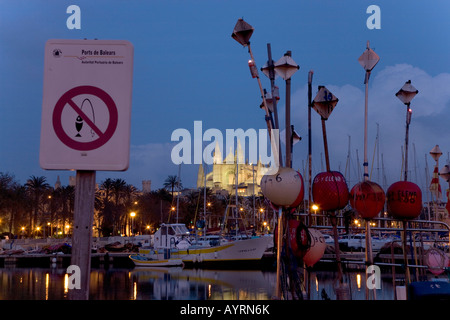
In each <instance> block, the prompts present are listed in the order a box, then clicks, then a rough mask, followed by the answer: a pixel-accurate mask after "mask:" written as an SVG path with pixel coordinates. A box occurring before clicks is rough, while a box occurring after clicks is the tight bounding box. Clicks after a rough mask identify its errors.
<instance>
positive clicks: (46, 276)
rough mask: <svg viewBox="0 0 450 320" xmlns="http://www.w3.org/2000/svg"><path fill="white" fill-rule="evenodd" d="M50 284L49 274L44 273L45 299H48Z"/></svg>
mask: <svg viewBox="0 0 450 320" xmlns="http://www.w3.org/2000/svg"><path fill="white" fill-rule="evenodd" d="M49 286H50V275H49V274H48V273H46V274H45V300H48V288H49Z"/></svg>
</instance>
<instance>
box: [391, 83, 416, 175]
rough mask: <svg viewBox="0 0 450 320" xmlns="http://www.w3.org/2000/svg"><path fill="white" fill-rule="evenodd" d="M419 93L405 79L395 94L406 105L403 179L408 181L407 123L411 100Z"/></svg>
mask: <svg viewBox="0 0 450 320" xmlns="http://www.w3.org/2000/svg"><path fill="white" fill-rule="evenodd" d="M417 93H419V90H417V89H416V88H414V86H413V85H412V84H411V80H408V81H406V83H405V84H404V85H403V87H402V88H401V89H400V90H399V91H398V92H397V93H396V94H395V95H396V96H397V98H399V99H400V101H401V102H403V103H404V104H405V105H406V134H405V176H404V179H405V181H408V135H409V124H410V123H411V115H412V109H411V100H412V99H413V98H414V97H415V96H416V94H417Z"/></svg>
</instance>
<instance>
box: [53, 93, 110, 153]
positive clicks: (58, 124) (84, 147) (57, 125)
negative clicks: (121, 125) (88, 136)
mask: <svg viewBox="0 0 450 320" xmlns="http://www.w3.org/2000/svg"><path fill="white" fill-rule="evenodd" d="M80 94H90V95H94V96H96V97H98V98H100V99H101V100H102V101H103V102H104V103H105V105H106V107H107V108H108V111H109V123H108V126H107V128H106V130H105V132H101V131H100V129H98V128H97V127H96V126H95V124H94V123H92V121H90V119H89V118H88V117H86V116H85V115H82V114H80V113H83V112H82V111H81V109H80V108H79V107H78V106H77V105H76V104H75V103H74V102H73V100H72V98H74V97H76V96H78V95H80ZM67 104H69V106H70V107H72V108H73V109H74V110H75V112H76V113H77V114H78V115H79V116H81V117H82V118H83V120H85V121H86V122H88V121H89V122H90V123H88V125H89V126H90V127H91V129H93V130H94V131H95V132H96V133H97V135H98V139H96V140H94V141H90V142H79V141H76V140H74V139H72V138H71V137H69V136H68V135H67V134H66V132H65V131H64V129H63V127H62V119H61V118H62V112H63V109H64V107H65V106H66V105H67ZM118 118H119V116H118V113H117V107H116V104H115V103H114V100H113V99H112V98H111V96H110V95H109V94H107V93H106V92H105V91H103V90H102V89H100V88H97V87H93V86H79V87H75V88H73V89H70V90H69V91H67V92H66V93H64V94H63V95H62V96H61V98H59V100H58V102H56V105H55V109H54V110H53V129H54V130H55V133H56V135H57V136H58V138H59V139H60V140H61V142H62V143H64V144H65V145H66V146H68V147H69V148H72V149H75V150H80V151H89V150H94V149H97V148H99V147H101V146H102V145H104V144H105V143H106V142H108V141H109V139H111V137H112V135H113V134H114V132H115V131H116V128H117V122H118Z"/></svg>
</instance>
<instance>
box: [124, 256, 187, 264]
mask: <svg viewBox="0 0 450 320" xmlns="http://www.w3.org/2000/svg"><path fill="white" fill-rule="evenodd" d="M129 258H130V259H131V260H132V261H133V263H134V265H135V266H136V267H179V266H183V260H181V259H179V258H167V259H157V258H152V257H147V256H144V255H142V254H131V255H129Z"/></svg>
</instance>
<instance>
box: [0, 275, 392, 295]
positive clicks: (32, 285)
mask: <svg viewBox="0 0 450 320" xmlns="http://www.w3.org/2000/svg"><path fill="white" fill-rule="evenodd" d="M65 272H66V269H39V268H11V269H9V268H4V269H0V300H64V299H67V295H68V291H69V289H68V285H69V279H68V276H67V274H66V273H65ZM344 282H345V283H347V284H348V286H349V289H350V293H351V296H352V299H353V300H364V299H365V297H366V296H365V294H366V292H365V282H366V277H365V273H364V272H363V271H362V272H348V273H345V274H344ZM336 284H337V282H336V273H334V272H327V271H320V272H319V271H318V272H311V273H310V276H309V287H310V288H311V294H310V299H311V300H322V298H323V296H322V291H323V290H324V291H325V293H326V295H327V296H328V297H329V298H330V299H331V300H335V299H336V293H335V287H336ZM275 288H276V272H274V271H261V270H206V269H182V268H153V269H150V268H135V269H93V270H92V272H91V283H90V299H91V300H270V299H272V298H273V297H274V296H275ZM392 288H393V287H392V279H390V277H389V275H385V276H383V278H382V288H381V289H380V290H377V299H378V300H393V299H394V294H393V289H392Z"/></svg>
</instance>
